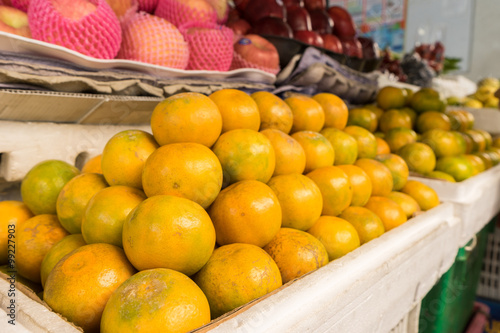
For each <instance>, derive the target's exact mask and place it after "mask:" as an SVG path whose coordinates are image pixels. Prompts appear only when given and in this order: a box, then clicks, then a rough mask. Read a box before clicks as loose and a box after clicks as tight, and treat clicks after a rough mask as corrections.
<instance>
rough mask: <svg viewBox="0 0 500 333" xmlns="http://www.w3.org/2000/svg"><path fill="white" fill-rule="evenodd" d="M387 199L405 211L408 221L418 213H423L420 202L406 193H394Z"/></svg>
mask: <svg viewBox="0 0 500 333" xmlns="http://www.w3.org/2000/svg"><path fill="white" fill-rule="evenodd" d="M387 197H388V198H389V199H391V200H392V201H394V202H395V203H397V204H398V205H399V207H401V209H403V211H404V212H405V214H406V217H407V218H408V219H410V218H411V217H413V215H414V214H415V213H416V212H419V211H421V209H420V206H419V205H418V202H417V201H416V200H415V199H413V198H412V197H410V196H409V195H408V194H406V193H403V192H395V191H393V192H391V193H389V195H388V196H387Z"/></svg>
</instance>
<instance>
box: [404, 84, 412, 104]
mask: <svg viewBox="0 0 500 333" xmlns="http://www.w3.org/2000/svg"><path fill="white" fill-rule="evenodd" d="M403 89H404V90H405V91H406V103H405V105H406V106H408V105H410V103H411V98H412V97H413V93H414V92H413V90H412V89H410V88H403Z"/></svg>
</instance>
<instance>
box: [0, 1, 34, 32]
mask: <svg viewBox="0 0 500 333" xmlns="http://www.w3.org/2000/svg"><path fill="white" fill-rule="evenodd" d="M0 31H3V32H8V33H11V34H16V35H19V36H23V37H28V38H29V37H31V32H30V27H29V25H28V14H26V13H25V12H23V11H22V10H19V9H16V8H14V7H8V6H0Z"/></svg>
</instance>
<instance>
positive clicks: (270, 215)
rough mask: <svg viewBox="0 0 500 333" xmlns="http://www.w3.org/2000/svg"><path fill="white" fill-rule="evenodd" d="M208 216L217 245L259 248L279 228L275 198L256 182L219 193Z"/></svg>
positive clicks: (279, 222) (280, 218)
mask: <svg viewBox="0 0 500 333" xmlns="http://www.w3.org/2000/svg"><path fill="white" fill-rule="evenodd" d="M208 213H209V214H210V217H211V218H212V222H213V224H214V227H215V231H216V233H217V244H219V245H226V244H231V243H247V244H254V245H257V246H259V247H263V246H264V245H266V244H267V243H269V242H270V241H271V239H273V237H274V236H276V234H277V233H278V231H279V229H280V227H281V220H282V214H281V207H280V203H279V200H278V198H277V197H276V194H274V192H273V190H272V189H271V188H270V187H269V186H267V185H266V184H264V183H262V182H259V181H256V180H243V181H240V182H237V183H235V184H233V185H231V186H229V187H227V188H225V189H224V190H222V191H221V192H220V194H219V196H218V197H217V199H215V201H214V203H213V204H212V206H210V209H209V210H208Z"/></svg>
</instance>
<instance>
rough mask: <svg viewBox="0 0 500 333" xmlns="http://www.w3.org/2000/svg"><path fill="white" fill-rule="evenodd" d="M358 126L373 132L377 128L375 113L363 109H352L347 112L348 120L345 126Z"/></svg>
mask: <svg viewBox="0 0 500 333" xmlns="http://www.w3.org/2000/svg"><path fill="white" fill-rule="evenodd" d="M352 125H354V126H359V127H363V128H364V129H366V130H368V131H370V132H372V133H373V132H375V130H376V129H377V126H378V121H377V116H376V115H375V112H373V111H371V110H369V109H365V108H354V109H351V110H349V118H348V119H347V126H352Z"/></svg>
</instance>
